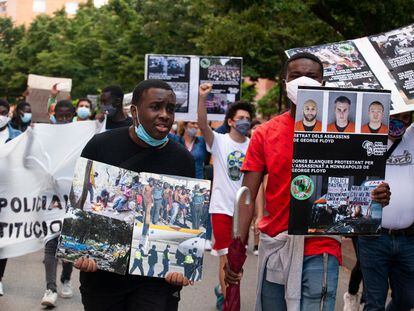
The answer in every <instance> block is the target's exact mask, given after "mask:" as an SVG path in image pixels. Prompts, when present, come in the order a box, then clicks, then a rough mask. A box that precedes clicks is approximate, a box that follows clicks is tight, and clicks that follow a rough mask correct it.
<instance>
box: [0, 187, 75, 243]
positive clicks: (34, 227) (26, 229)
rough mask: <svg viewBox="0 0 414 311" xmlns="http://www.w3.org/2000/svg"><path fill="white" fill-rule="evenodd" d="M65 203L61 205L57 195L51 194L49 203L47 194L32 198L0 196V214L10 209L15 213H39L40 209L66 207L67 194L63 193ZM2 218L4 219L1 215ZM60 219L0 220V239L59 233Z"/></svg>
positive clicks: (60, 227)
mask: <svg viewBox="0 0 414 311" xmlns="http://www.w3.org/2000/svg"><path fill="white" fill-rule="evenodd" d="M64 202H65V204H64V205H62V204H61V201H60V199H59V197H58V196H57V195H53V197H52V200H51V203H50V204H47V203H48V197H47V196H41V197H40V196H39V197H33V198H27V197H24V198H20V197H12V198H10V199H8V198H0V216H1V215H2V213H4V211H5V210H7V209H8V210H10V211H12V212H13V213H15V214H20V213H39V212H41V211H46V210H52V209H60V210H61V209H64V208H65V209H66V206H67V202H68V196H67V195H64ZM2 219H4V218H3V217H2ZM62 223H63V221H62V220H61V219H54V220H51V221H45V220H41V221H30V222H3V221H0V239H1V238H17V239H18V238H20V237H24V238H30V237H32V236H34V237H36V238H40V237H41V236H47V235H50V234H55V233H59V232H60V231H61V230H62Z"/></svg>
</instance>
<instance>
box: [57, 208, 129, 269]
mask: <svg viewBox="0 0 414 311" xmlns="http://www.w3.org/2000/svg"><path fill="white" fill-rule="evenodd" d="M65 217H66V218H65V220H64V222H63V228H62V233H61V235H60V237H59V244H58V248H57V251H56V257H58V258H62V259H64V260H67V261H70V262H74V261H75V260H76V259H78V258H79V257H82V256H87V257H89V258H92V259H94V260H95V261H96V264H97V266H98V269H100V270H104V271H109V272H115V273H118V274H125V273H126V271H127V268H128V259H129V254H130V247H131V240H132V229H133V226H132V225H131V224H130V223H127V222H124V221H121V220H117V219H114V218H111V217H107V216H103V215H97V214H94V213H91V212H86V211H82V210H80V209H73V208H69V209H68V211H67V212H66V216H65Z"/></svg>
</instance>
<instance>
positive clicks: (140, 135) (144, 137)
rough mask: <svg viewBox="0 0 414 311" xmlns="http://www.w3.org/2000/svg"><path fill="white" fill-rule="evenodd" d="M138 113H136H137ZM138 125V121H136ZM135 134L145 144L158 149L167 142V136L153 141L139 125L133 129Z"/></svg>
mask: <svg viewBox="0 0 414 311" xmlns="http://www.w3.org/2000/svg"><path fill="white" fill-rule="evenodd" d="M137 113H138V112H137ZM138 123H139V119H138ZM135 133H136V134H137V136H138V138H139V139H141V140H142V141H143V142H145V143H146V144H148V145H150V146H152V147H159V146H161V145H163V144H165V143H166V142H167V141H168V136H165V137H164V138H163V139H155V138H153V137H152V136H151V135H150V134H148V132H147V131H146V130H145V129H144V127H143V126H142V125H141V123H139V125H138V127H135Z"/></svg>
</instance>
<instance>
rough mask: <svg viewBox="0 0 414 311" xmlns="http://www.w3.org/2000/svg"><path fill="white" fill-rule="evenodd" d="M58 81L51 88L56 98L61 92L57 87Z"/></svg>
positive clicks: (51, 92)
mask: <svg viewBox="0 0 414 311" xmlns="http://www.w3.org/2000/svg"><path fill="white" fill-rule="evenodd" d="M57 85H58V83H55V84H53V86H52V88H51V89H50V96H51V97H53V98H56V96H58V94H59V90H58V88H57Z"/></svg>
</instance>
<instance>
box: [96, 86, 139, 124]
mask: <svg viewBox="0 0 414 311" xmlns="http://www.w3.org/2000/svg"><path fill="white" fill-rule="evenodd" d="M100 100H101V103H100V106H101V110H102V112H104V113H106V116H107V119H106V129H107V130H113V129H116V128H120V127H125V126H131V125H132V118H131V117H129V116H127V115H126V114H125V112H124V107H123V100H124V92H123V91H122V89H121V87H119V86H118V85H110V86H107V87H105V88H104V89H103V90H102V93H101V97H100ZM103 116H104V115H103V114H101V115H100V116H98V119H100V120H101V121H103Z"/></svg>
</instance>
